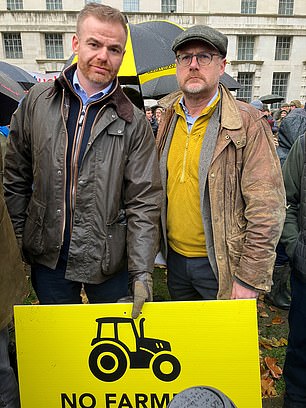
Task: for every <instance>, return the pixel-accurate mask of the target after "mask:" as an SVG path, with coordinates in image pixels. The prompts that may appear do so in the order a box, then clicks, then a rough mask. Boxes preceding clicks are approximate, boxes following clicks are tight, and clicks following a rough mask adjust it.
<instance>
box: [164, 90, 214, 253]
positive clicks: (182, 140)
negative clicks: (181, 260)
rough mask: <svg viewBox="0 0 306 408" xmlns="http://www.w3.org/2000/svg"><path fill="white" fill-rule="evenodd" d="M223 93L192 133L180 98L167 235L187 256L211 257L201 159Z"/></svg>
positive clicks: (170, 172) (170, 167)
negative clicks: (203, 206) (202, 197)
mask: <svg viewBox="0 0 306 408" xmlns="http://www.w3.org/2000/svg"><path fill="white" fill-rule="evenodd" d="M219 100H220V95H218V97H217V98H216V100H215V101H214V102H213V103H212V104H211V105H209V106H207V107H206V108H204V109H203V111H202V112H201V114H200V116H199V117H198V118H197V120H196V121H195V123H194V125H193V126H192V128H191V131H190V132H188V128H187V123H186V119H185V114H184V111H183V109H182V106H181V105H180V104H179V101H177V103H176V104H175V106H174V108H175V111H176V113H177V114H178V115H179V118H178V121H177V124H176V128H175V132H174V134H173V138H172V141H171V146H170V150H169V155H168V162H167V170H168V183H167V198H168V208H167V234H168V242H169V245H170V246H171V248H172V249H173V250H174V251H176V252H178V253H179V254H181V255H184V256H187V257H204V256H207V250H206V243H205V235H204V229H203V223H202V216H201V205H200V192H199V174H198V173H199V158H200V152H201V147H202V142H203V138H204V135H205V132H206V128H207V125H208V122H209V119H210V117H211V116H212V114H213V112H214V110H215V108H216V105H217V103H218V101H219Z"/></svg>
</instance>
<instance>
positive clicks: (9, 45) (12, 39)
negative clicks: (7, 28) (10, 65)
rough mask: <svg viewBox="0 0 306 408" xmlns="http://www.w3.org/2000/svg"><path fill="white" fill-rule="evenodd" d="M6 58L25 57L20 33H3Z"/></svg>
mask: <svg viewBox="0 0 306 408" xmlns="http://www.w3.org/2000/svg"><path fill="white" fill-rule="evenodd" d="M3 43H4V51H5V57H6V58H23V55H22V43H21V35H20V33H3Z"/></svg>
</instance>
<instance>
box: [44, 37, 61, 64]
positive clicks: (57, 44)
mask: <svg viewBox="0 0 306 408" xmlns="http://www.w3.org/2000/svg"><path fill="white" fill-rule="evenodd" d="M45 43H46V57H47V58H50V59H63V58H64V47H63V36H62V34H55V33H54V34H45Z"/></svg>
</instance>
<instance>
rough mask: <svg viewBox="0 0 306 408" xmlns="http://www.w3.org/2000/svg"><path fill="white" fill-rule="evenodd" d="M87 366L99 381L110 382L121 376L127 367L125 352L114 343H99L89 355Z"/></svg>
mask: <svg viewBox="0 0 306 408" xmlns="http://www.w3.org/2000/svg"><path fill="white" fill-rule="evenodd" d="M89 367H90V370H91V372H92V373H93V375H94V376H95V377H97V378H98V379H99V380H101V381H105V382H112V381H117V380H119V378H121V377H122V376H123V375H124V373H125V371H126V369H127V357H126V355H125V353H124V352H123V351H122V350H121V349H120V348H119V347H118V346H116V345H114V344H109V343H105V344H100V345H98V346H97V347H95V348H94V349H93V350H92V352H91V353H90V356H89Z"/></svg>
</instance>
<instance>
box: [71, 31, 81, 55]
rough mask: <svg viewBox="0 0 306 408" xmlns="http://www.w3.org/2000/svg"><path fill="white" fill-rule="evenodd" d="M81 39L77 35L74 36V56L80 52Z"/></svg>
mask: <svg viewBox="0 0 306 408" xmlns="http://www.w3.org/2000/svg"><path fill="white" fill-rule="evenodd" d="M79 45H80V42H79V37H78V36H77V34H74V35H73V37H72V50H73V52H74V54H77V53H78V51H79Z"/></svg>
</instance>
